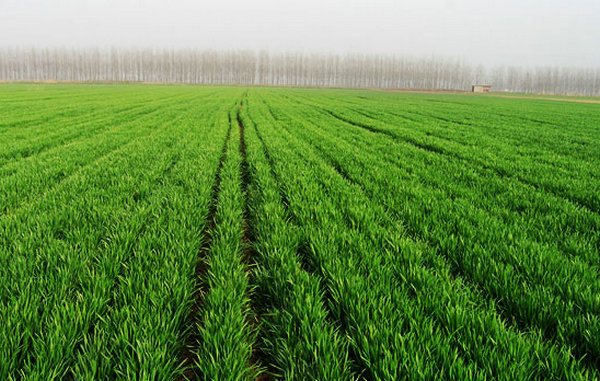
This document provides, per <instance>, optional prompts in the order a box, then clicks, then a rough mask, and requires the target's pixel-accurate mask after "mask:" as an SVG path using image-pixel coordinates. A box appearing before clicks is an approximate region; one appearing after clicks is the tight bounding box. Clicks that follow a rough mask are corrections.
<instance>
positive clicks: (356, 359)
mask: <svg viewBox="0 0 600 381" xmlns="http://www.w3.org/2000/svg"><path fill="white" fill-rule="evenodd" d="M267 108H268V107H267ZM269 112H271V111H270V109H269ZM271 116H272V117H273V116H274V115H273V114H272V113H271ZM274 121H275V122H277V120H276V119H274ZM253 124H254V130H255V131H256V136H257V137H258V140H259V141H260V143H261V146H262V150H263V152H264V154H265V158H266V159H267V163H268V164H269V168H270V171H271V175H272V176H273V178H274V179H275V182H276V184H277V188H278V189H279V194H280V197H281V200H282V203H283V206H284V209H285V211H286V213H287V215H288V216H290V218H291V220H292V222H293V224H294V225H295V226H301V225H300V224H299V221H298V217H297V215H296V214H295V213H294V212H293V209H292V208H291V205H290V203H289V201H288V197H287V195H286V193H285V190H284V187H283V182H282V180H281V178H280V177H279V175H278V174H277V172H276V171H275V162H274V159H273V158H272V156H271V155H270V153H269V149H268V147H267V144H266V143H265V141H264V139H263V136H262V134H261V133H260V131H259V129H258V126H257V124H256V123H253ZM286 131H287V130H286ZM334 170H335V168H334ZM340 176H342V175H341V174H340ZM348 181H351V180H349V179H348ZM309 246H310V239H309V238H306V237H305V236H304V234H303V235H302V236H301V239H300V242H299V246H298V249H297V257H298V259H299V261H300V268H301V269H302V270H303V271H305V272H306V273H307V274H309V275H310V276H311V277H314V278H317V279H319V283H320V284H321V286H322V287H321V290H322V295H323V307H324V308H325V310H326V312H327V321H328V323H329V324H330V325H331V326H333V327H336V328H337V329H339V330H340V331H341V332H347V326H346V325H345V324H344V322H343V321H340V320H338V319H337V318H336V317H335V314H334V312H333V310H332V305H333V304H334V298H333V295H332V294H331V290H330V289H329V287H328V286H327V279H326V278H325V277H324V276H323V273H322V272H321V271H320V270H319V269H318V268H316V267H315V266H314V265H313V264H312V263H311V260H310V257H311V253H310V251H311V249H310V247H309ZM347 350H348V358H349V359H350V363H351V364H352V365H351V367H352V368H353V370H354V372H355V373H356V374H363V376H364V372H365V371H366V370H367V369H368V367H367V366H366V365H365V364H364V362H363V361H361V359H360V356H359V354H358V353H356V352H355V351H354V350H353V349H352V347H351V346H348V349H347Z"/></svg>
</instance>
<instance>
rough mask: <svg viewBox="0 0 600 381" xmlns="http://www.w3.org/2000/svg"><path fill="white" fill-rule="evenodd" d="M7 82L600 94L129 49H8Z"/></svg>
mask: <svg viewBox="0 0 600 381" xmlns="http://www.w3.org/2000/svg"><path fill="white" fill-rule="evenodd" d="M0 80H3V81H50V80H55V81H76V82H88V81H89V82H101V81H110V82H121V81H123V82H161V83H189V84H206V85H276V86H307V87H352V88H354V87H355V88H384V89H438V90H470V89H471V86H472V85H474V84H489V85H492V86H493V89H494V90H495V91H512V92H522V93H545V94H566V95H600V67H599V68H576V67H519V66H497V67H493V68H486V67H484V66H482V65H472V64H470V63H466V62H464V61H461V60H457V59H452V58H444V57H433V56H432V57H411V56H397V55H374V54H356V53H354V54H322V53H300V52H285V53H284V52H282V53H273V52H267V51H258V52H256V51H251V50H238V51H218V50H197V49H125V48H111V49H101V48H80V49H75V48H72V49H67V48H3V49H0Z"/></svg>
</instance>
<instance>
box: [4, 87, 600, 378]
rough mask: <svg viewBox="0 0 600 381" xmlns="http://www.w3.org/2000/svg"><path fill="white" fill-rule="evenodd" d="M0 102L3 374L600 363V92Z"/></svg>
mask: <svg viewBox="0 0 600 381" xmlns="http://www.w3.org/2000/svg"><path fill="white" fill-rule="evenodd" d="M0 98H1V99H2V100H3V101H2V102H0V116H1V118H0V302H1V303H0V321H2V324H0V379H3V380H4V379H6V380H13V379H14V380H16V379H20V378H26V379H40V380H41V379H43V380H47V379H116V378H120V379H181V378H198V379H210V380H244V379H255V378H281V379H289V380H292V379H318V380H347V379H356V378H365V379H377V380H392V379H423V380H425V379H456V380H459V379H460V380H462V379H505V380H516V379H519V380H520V379H540V380H541V379H543V380H547V379H556V380H562V379H581V380H583V379H598V377H600V374H599V372H598V367H599V366H600V339H599V337H600V280H599V279H598V268H599V265H600V260H599V258H600V234H599V231H600V197H599V196H598V195H599V194H600V177H599V176H598V173H600V146H599V145H598V141H600V127H599V126H600V113H598V106H597V105H593V104H576V103H565V102H559V101H544V100H538V99H516V98H515V99H503V98H493V97H489V96H472V95H448V94H447V95H441V94H403V93H384V92H369V91H348V90H310V89H295V90H292V89H274V88H271V89H270V88H252V89H241V88H225V87H224V88H211V87H192V86H140V85H127V86H125V85H120V86H114V85H110V86H107V85H85V86H84V85H54V86H51V85H6V86H2V87H0Z"/></svg>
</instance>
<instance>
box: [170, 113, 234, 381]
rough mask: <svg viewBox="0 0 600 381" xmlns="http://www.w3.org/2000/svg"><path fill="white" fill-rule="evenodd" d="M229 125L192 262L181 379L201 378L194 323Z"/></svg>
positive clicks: (202, 291)
mask: <svg viewBox="0 0 600 381" xmlns="http://www.w3.org/2000/svg"><path fill="white" fill-rule="evenodd" d="M231 127H232V121H231V117H229V128H228V130H227V135H226V137H225V141H224V143H223V148H222V149H221V155H220V158H219V165H218V166H217V170H216V172H215V180H214V182H213V186H212V189H211V201H210V206H209V210H208V214H207V217H206V224H205V227H204V230H203V234H202V246H201V248H200V251H199V253H198V261H197V264H196V269H195V271H194V279H195V281H196V289H195V290H194V295H193V302H192V305H191V307H190V311H189V315H188V318H187V324H186V326H187V327H188V330H189V331H188V333H187V335H186V336H185V339H184V344H183V349H182V353H181V356H180V358H181V363H182V366H183V374H182V376H183V379H184V380H193V379H200V378H201V373H200V369H199V368H198V367H196V365H195V360H196V353H195V351H196V350H197V349H198V344H199V332H198V330H197V329H196V326H197V325H198V323H201V321H200V318H201V316H202V315H201V314H200V311H201V309H202V302H203V301H204V295H206V293H207V292H208V291H209V290H208V284H207V283H206V282H205V281H204V278H205V277H206V274H207V272H208V265H207V263H206V261H205V259H206V255H207V253H208V252H209V251H210V247H211V244H212V237H211V232H212V231H213V230H214V228H215V224H216V220H215V218H216V215H217V204H218V201H219V189H220V186H221V172H222V170H223V166H224V164H225V159H226V158H227V145H228V143H229V140H230V138H231Z"/></svg>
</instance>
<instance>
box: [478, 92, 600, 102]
mask: <svg viewBox="0 0 600 381" xmlns="http://www.w3.org/2000/svg"><path fill="white" fill-rule="evenodd" d="M488 96H489V97H495V98H506V99H512V98H516V99H533V100H542V101H556V102H571V103H588V104H600V100H594V99H574V98H572V99H570V98H549V97H536V96H531V97H528V96H524V95H523V96H520V95H495V94H490V95H488Z"/></svg>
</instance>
